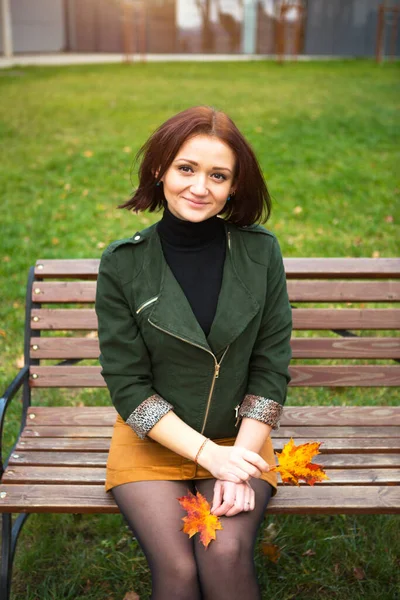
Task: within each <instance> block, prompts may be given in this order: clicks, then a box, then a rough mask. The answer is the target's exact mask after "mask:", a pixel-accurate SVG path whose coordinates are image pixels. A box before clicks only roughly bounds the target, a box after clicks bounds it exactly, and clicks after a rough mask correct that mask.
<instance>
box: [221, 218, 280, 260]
mask: <svg viewBox="0 0 400 600" xmlns="http://www.w3.org/2000/svg"><path fill="white" fill-rule="evenodd" d="M230 227H231V228H233V231H234V232H235V235H236V236H238V237H239V239H240V240H241V242H242V243H243V245H244V246H245V248H246V251H247V254H248V255H249V257H250V258H251V259H252V260H253V261H254V262H256V263H259V264H262V265H265V266H267V267H268V266H269V265H270V262H271V257H272V256H273V254H274V253H275V251H276V248H279V244H278V241H277V238H276V236H275V234H274V233H272V231H269V230H268V229H266V228H265V227H263V225H258V224H255V225H248V226H242V227H239V226H237V225H233V226H232V225H231V226H230Z"/></svg>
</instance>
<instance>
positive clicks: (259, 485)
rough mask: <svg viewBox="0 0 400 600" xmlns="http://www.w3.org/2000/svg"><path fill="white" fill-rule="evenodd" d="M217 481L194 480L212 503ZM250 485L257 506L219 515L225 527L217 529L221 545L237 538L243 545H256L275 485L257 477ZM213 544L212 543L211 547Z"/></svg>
mask: <svg viewBox="0 0 400 600" xmlns="http://www.w3.org/2000/svg"><path fill="white" fill-rule="evenodd" d="M215 481H216V480H215V479H214V478H212V479H197V480H193V483H194V485H195V487H196V488H197V489H198V491H199V492H200V493H201V494H203V496H205V498H206V499H207V500H208V502H209V503H210V505H211V504H212V500H213V496H214V485H215ZM250 485H251V487H252V488H253V490H254V494H255V507H254V509H253V510H251V511H243V512H241V513H238V514H237V515H234V516H233V517H226V516H222V517H219V518H220V520H221V525H222V527H223V529H222V530H217V538H216V539H217V540H221V544H219V545H220V546H221V545H222V544H223V540H227V542H228V540H232V539H235V540H236V541H237V542H239V544H240V545H242V547H243V546H247V547H254V544H255V542H256V538H257V533H258V530H259V527H260V525H261V524H262V523H263V521H264V517H265V510H266V508H267V506H268V502H269V500H270V498H271V494H272V491H273V487H272V485H271V484H270V483H268V481H264V480H263V479H256V478H252V479H251V480H250ZM211 546H212V543H211V544H210V546H209V548H211Z"/></svg>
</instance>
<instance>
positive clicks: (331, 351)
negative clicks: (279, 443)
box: [30, 336, 400, 360]
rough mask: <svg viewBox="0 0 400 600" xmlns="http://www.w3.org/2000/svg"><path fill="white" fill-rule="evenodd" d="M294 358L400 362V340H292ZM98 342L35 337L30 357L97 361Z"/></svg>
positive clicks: (82, 338) (89, 339)
mask: <svg viewBox="0 0 400 600" xmlns="http://www.w3.org/2000/svg"><path fill="white" fill-rule="evenodd" d="M291 346H292V351H293V358H377V359H379V358H381V359H382V358H392V359H393V358H400V338H390V337H387V338H378V337H376V338H373V337H372V338H371V337H368V338H367V337H365V338H339V339H333V338H293V339H292V341H291ZM99 354H100V349H99V341H98V339H91V338H85V337H74V338H71V337H67V338H64V337H43V336H42V337H32V338H31V340H30V357H31V358H36V359H37V358H42V359H46V358H47V359H60V360H61V359H67V358H94V359H97V358H98V356H99Z"/></svg>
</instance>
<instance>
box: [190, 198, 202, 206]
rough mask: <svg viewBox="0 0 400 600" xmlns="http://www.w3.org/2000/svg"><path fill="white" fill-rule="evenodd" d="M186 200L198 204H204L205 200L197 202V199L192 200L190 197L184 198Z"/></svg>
mask: <svg viewBox="0 0 400 600" xmlns="http://www.w3.org/2000/svg"><path fill="white" fill-rule="evenodd" d="M185 200H187V201H188V202H193V204H198V205H199V206H205V205H206V204H207V203H206V202H198V201H197V200H192V199H191V198H185Z"/></svg>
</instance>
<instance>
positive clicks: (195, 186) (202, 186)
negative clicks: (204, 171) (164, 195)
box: [190, 176, 208, 196]
mask: <svg viewBox="0 0 400 600" xmlns="http://www.w3.org/2000/svg"><path fill="white" fill-rule="evenodd" d="M190 193H191V194H193V195H194V196H206V195H207V193H208V190H207V187H206V182H205V178H204V177H201V176H199V177H196V180H195V181H192V185H191V186H190Z"/></svg>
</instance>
